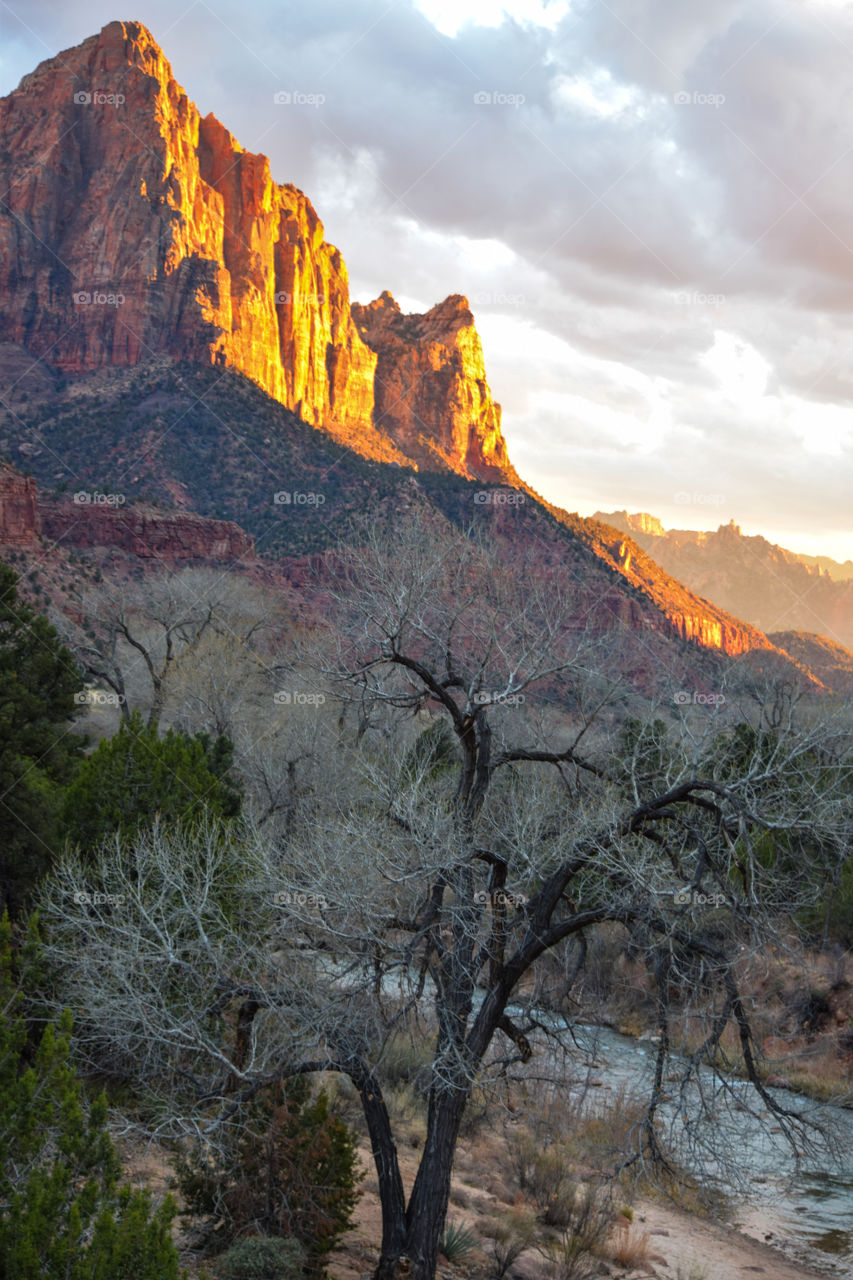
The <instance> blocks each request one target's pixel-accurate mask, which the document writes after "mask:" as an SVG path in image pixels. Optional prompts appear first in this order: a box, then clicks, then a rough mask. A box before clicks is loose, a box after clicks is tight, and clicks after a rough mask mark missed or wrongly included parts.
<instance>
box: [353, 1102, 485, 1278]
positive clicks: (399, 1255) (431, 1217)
mask: <svg viewBox="0 0 853 1280" xmlns="http://www.w3.org/2000/svg"><path fill="white" fill-rule="evenodd" d="M469 1092H470V1090H469V1089H468V1087H467V1085H465V1086H463V1087H462V1088H458V1089H454V1090H453V1091H452V1092H450V1091H448V1092H446V1093H443V1094H441V1095H440V1096H439V1097H437V1098H433V1099H432V1101H431V1103H430V1112H429V1119H428V1126H427V1140H426V1144H425V1146H424V1151H423V1155H422V1157H421V1162H420V1165H419V1166H418V1173H417V1177H416V1178H415V1185H414V1187H413V1188H412V1194H411V1197H410V1199H409V1207H408V1211H407V1213H406V1217H405V1228H404V1233H403V1235H402V1238H401V1239H400V1241H399V1245H398V1247H397V1249H396V1250H395V1251H392V1252H386V1249H385V1243H384V1242H385V1236H386V1230H385V1227H384V1225H383V1248H382V1257H381V1258H380V1260H379V1265H378V1266H377V1268H376V1270H375V1272H374V1273H373V1280H405V1278H406V1277H410V1278H411V1280H434V1276H435V1271H436V1267H437V1265H438V1254H439V1249H440V1247H441V1236H442V1231H443V1228H444V1220H445V1217H446V1214H447V1206H448V1202H449V1200H450V1179H451V1174H452V1171H453V1157H454V1154H455V1152H456V1141H457V1138H458V1137H459V1125H460V1123H461V1120H462V1115H463V1113H464V1111H465V1106H466V1104H467V1101H468V1095H469ZM384 1223H385V1215H384V1213H383V1224H384Z"/></svg>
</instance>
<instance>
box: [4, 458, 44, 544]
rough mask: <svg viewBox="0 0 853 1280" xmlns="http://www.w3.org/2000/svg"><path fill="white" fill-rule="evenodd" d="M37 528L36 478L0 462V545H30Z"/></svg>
mask: <svg viewBox="0 0 853 1280" xmlns="http://www.w3.org/2000/svg"><path fill="white" fill-rule="evenodd" d="M40 528H41V524H40V520H39V508H38V496H37V494H36V482H35V480H34V479H33V478H32V476H22V475H21V473H20V472H19V471H16V470H15V469H14V467H10V466H8V465H7V464H6V463H0V545H2V546H4V547H29V546H32V545H33V544H34V543H35V541H36V539H37V538H38V536H39V531H40Z"/></svg>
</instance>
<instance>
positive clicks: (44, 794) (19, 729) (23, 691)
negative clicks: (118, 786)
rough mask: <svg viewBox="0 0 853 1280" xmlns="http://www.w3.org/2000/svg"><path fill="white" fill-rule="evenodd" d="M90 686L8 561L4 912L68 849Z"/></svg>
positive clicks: (1, 688)
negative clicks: (80, 711)
mask: <svg viewBox="0 0 853 1280" xmlns="http://www.w3.org/2000/svg"><path fill="white" fill-rule="evenodd" d="M82 688H83V679H82V676H81V675H80V672H79V671H78V669H77V667H76V665H75V662H74V659H73V657H72V656H71V654H70V653H69V651H68V650H67V649H66V648H65V647H64V646H63V644H62V643H61V641H60V639H59V635H58V633H57V632H56V629H55V628H54V627H53V626H51V624H50V623H49V622H48V621H47V619H46V618H43V617H41V616H40V615H39V614H37V613H36V612H35V610H33V609H32V608H31V607H30V605H28V604H26V603H25V602H24V601H22V600H21V599H20V598H19V596H18V575H17V574H16V573H15V571H14V569H11V568H10V567H9V565H7V564H4V563H3V562H2V561H0V910H2V909H4V908H5V909H8V910H9V911H10V912H12V913H13V914H17V913H18V912H20V910H21V908H22V907H24V906H25V905H26V903H27V901H28V899H29V898H30V895H31V893H32V891H33V889H34V888H35V885H36V884H37V882H38V880H39V879H40V878H41V877H42V876H43V875H44V874H45V872H46V871H48V870H49V869H50V867H51V865H52V863H53V861H54V857H55V855H56V854H57V852H58V850H59V849H60V848H61V845H62V828H61V825H60V817H61V809H62V802H63V795H64V784H66V783H67V782H68V781H69V779H70V777H71V776H72V774H73V770H74V766H75V764H76V762H77V759H78V758H79V756H80V753H81V750H82V745H83V738H82V736H81V735H80V734H76V733H74V732H73V731H72V729H71V717H72V716H73V715H74V712H75V710H77V702H76V699H75V695H76V694H78V693H79V692H80V691H81V690H82Z"/></svg>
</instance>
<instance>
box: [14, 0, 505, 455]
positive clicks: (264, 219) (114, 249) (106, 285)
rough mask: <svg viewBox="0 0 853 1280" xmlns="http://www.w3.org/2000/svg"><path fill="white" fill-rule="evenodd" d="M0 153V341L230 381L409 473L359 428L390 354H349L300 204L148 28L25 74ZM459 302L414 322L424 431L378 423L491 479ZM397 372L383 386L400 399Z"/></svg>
mask: <svg viewBox="0 0 853 1280" xmlns="http://www.w3.org/2000/svg"><path fill="white" fill-rule="evenodd" d="M0 139H2V143H1V144H0V189H2V191H3V192H4V200H3V202H2V204H0V290H2V292H3V297H4V307H3V313H2V317H0V341H7V342H11V343H18V344H21V345H23V346H24V347H26V348H27V350H28V351H29V352H31V353H32V354H33V355H34V356H39V357H44V358H45V359H47V360H49V361H50V363H51V365H53V366H55V367H57V368H59V369H60V370H62V371H64V372H65V373H67V374H72V375H73V374H79V373H83V372H87V371H91V370H95V369H99V368H103V367H104V366H108V365H133V364H136V363H139V362H140V361H143V360H146V359H148V358H150V357H151V356H154V355H159V354H167V355H169V356H173V357H176V358H189V359H192V360H203V361H206V362H212V363H214V364H230V365H233V366H234V367H236V368H237V369H239V370H240V371H241V372H243V373H245V374H247V375H248V376H249V377H250V378H252V379H253V380H254V381H256V382H257V383H258V384H259V385H260V386H261V387H262V388H263V389H264V390H265V391H266V392H268V393H269V394H270V395H272V396H274V397H275V398H276V399H277V400H279V401H281V402H282V403H283V404H285V405H287V406H288V408H291V409H294V410H295V411H296V412H298V413H299V414H300V415H301V416H302V417H303V418H304V419H305V420H306V421H307V422H309V423H311V424H312V425H313V426H316V427H320V428H322V429H323V430H326V431H328V432H329V433H330V434H332V435H333V436H334V437H335V438H336V439H339V440H341V441H342V442H344V443H346V444H348V445H350V446H352V447H353V448H355V449H357V450H358V451H359V452H360V453H362V454H364V455H365V456H367V457H371V458H375V459H379V460H383V461H396V462H401V463H402V462H407V461H410V460H411V458H412V456H413V455H409V454H407V453H406V452H405V451H404V450H402V449H400V448H398V447H397V445H396V444H395V442H394V439H392V438H389V436H388V435H386V434H385V431H384V430H383V429H379V430H377V427H376V425H374V396H375V392H376V387H377V386H381V383H382V379H381V378H380V379H379V382H378V383H377V381H376V372H377V364H378V360H379V359H383V360H386V364H387V356H386V353H385V347H386V346H387V344H382V352H381V353H380V354H379V355H378V354H377V351H376V350H373V349H372V348H371V346H370V345H368V344H367V343H365V342H364V341H363V339H362V336H361V335H360V333H359V331H358V328H357V326H356V325H355V323H354V321H353V318H352V315H351V312H350V300H349V284H348V278H347V270H346V266H345V264H344V262H343V260H342V258H341V255H340V253H339V252H338V250H337V249H335V248H334V247H333V246H332V245H330V244H327V243H326V241H325V239H324V235H323V225H322V223H321V222H320V220H319V218H318V216H317V214H316V212H315V210H314V208H313V206H312V205H311V202H310V201H309V200H308V198H307V197H306V196H305V195H303V193H302V192H301V191H299V190H297V189H296V188H295V187H293V186H290V185H279V184H278V183H276V182H274V181H273V179H272V177H271V174H270V168H269V162H268V160H267V158H266V157H265V156H262V155H253V154H252V153H250V152H247V151H244V150H243V149H242V148H241V147H240V145H239V144H238V143H237V142H236V141H235V139H234V138H233V137H232V136H231V134H230V133H229V132H228V131H227V130H226V129H225V128H224V127H223V126H222V125H221V124H220V123H219V121H218V120H216V119H215V118H214V117H213V116H210V115H209V116H207V117H205V118H204V119H202V118H201V117H200V116H199V113H198V110H197V109H196V107H195V106H194V105H193V103H192V102H190V101H189V100H188V99H187V96H186V94H185V93H184V91H183V90H182V89H181V87H180V86H179V85H178V84H177V83H176V82H175V80H174V78H173V76H172V72H171V69H170V67H169V64H168V62H167V61H166V59H165V57H164V55H163V53H162V52H161V50H160V49H159V47H158V46H157V44H156V43H155V41H154V40H153V38H152V36H151V35H150V33H149V32H148V31H147V30H146V28H145V27H143V26H141V25H140V24H139V23H136V22H125V23H122V22H113V23H110V24H109V25H108V26H106V27H104V29H103V30H102V31H101V32H100V33H99V34H98V35H96V36H92V37H91V38H90V39H88V40H86V41H84V42H83V44H81V45H79V46H77V47H76V48H74V49H71V50H69V51H67V52H65V53H63V54H61V55H60V56H59V57H57V58H53V59H51V60H49V61H47V62H44V63H42V64H41V65H40V66H39V67H38V68H37V69H36V70H35V71H34V72H32V73H31V74H30V75H28V76H26V77H25V78H24V79H23V80H22V81H21V84H20V86H19V87H18V89H17V90H16V91H15V92H14V93H12V94H10V95H9V96H8V97H7V98H5V99H2V100H0ZM456 302H457V300H455V299H450V300H448V303H446V304H444V310H442V308H436V309H434V311H433V312H430V313H429V316H430V317H432V319H431V321H430V324H429V325H428V326H427V329H428V332H426V333H425V335H424V342H425V344H426V347H427V348H429V352H431V353H432V354H429V352H428V353H425V354H418V353H416V352H415V351H414V350H412V351H411V352H410V356H411V361H410V363H411V364H412V366H415V365H416V366H417V367H418V369H419V376H420V377H423V375H424V373H425V372H426V373H428V375H429V376H428V378H427V381H429V380H430V377H431V376H432V371H433V370H434V371H435V378H434V382H435V385H434V386H433V387H432V388H426V389H425V390H424V393H423V395H422V396H420V397H419V398H417V403H415V404H413V408H412V413H413V414H414V413H417V412H419V411H420V410H421V409H423V410H424V411H427V410H428V413H429V418H428V421H429V427H428V428H425V429H424V431H422V432H421V431H418V432H415V431H414V430H413V428H412V425H411V422H408V423H407V422H406V421H405V415H403V414H401V415H398V418H395V419H394V425H395V429H396V430H397V434H398V435H399V436H400V439H401V441H403V442H404V443H405V442H407V441H408V440H409V439H412V440H414V447H415V451H416V455H417V456H416V457H415V458H414V460H415V461H422V462H424V463H425V464H426V465H431V466H433V467H436V466H440V467H449V468H451V469H454V470H459V471H461V472H462V473H463V474H469V473H470V474H480V473H481V472H478V470H477V467H478V466H481V470H482V474H484V475H485V474H486V473H488V474H493V473H494V471H495V470H496V469H500V468H501V467H503V468H504V469H506V466H507V464H506V449H505V446H504V444H503V440H502V439H501V436H500V419H499V413H498V410H497V408H496V407H495V406H492V405H491V400H490V398H489V396H488V389H487V388H486V386H485V376H484V374H483V372H482V352H481V351H480V348H479V339H478V338H477V336H476V332H475V331H474V329H473V323H471V321H470V313H467V312H466V315H467V319H463V320H461V321H460V318H459V315H458V310H459V309H458V307H457V305H456ZM413 319H415V320H417V319H423V320H426V319H427V317H421V318H417V317H415V318H413ZM442 322H444V323H446V328H447V331H446V334H445V335H444V336H442V334H441V332H440V329H441V324H442ZM406 342H407V343H408V346H409V347H412V345H413V340H412V339H410V338H409V337H407V339H406ZM442 343H443V344H444V348H445V349H446V351H447V352H448V353H450V352H455V353H456V354H454V355H453V356H452V358H451V357H450V356H448V359H444V358H440V357H439V356H438V354H437V353H438V352H439V351H440V350H441V349H442ZM414 345H415V346H416V345H417V343H416V342H415V343H414ZM448 364H450V365H452V366H453V369H452V372H450V371H448V369H447V366H448ZM387 367H388V368H389V369H393V368H394V364H393V361H392V362H391V363H390V364H388V365H387ZM408 371H409V365H407V366H406V369H405V370H402V371H396V372H394V374H393V377H392V375H391V374H390V373H389V375H388V376H389V377H392V381H393V385H394V386H395V387H398V388H402V387H405V386H406V385H407V383H406V379H407V376H408ZM469 375H470V377H471V379H472V383H471V386H470V387H468V386H466V378H467V377H468V376H469ZM442 389H445V390H446V391H447V394H448V395H449V396H450V397H451V399H450V401H449V402H448V403H447V404H444V403H443V401H442V394H443V390H442ZM382 403H383V407H382V409H381V410H380V417H383V418H385V417H387V416H388V412H389V405H390V404H391V401H390V400H389V398H388V396H385V397H384V399H383V402H382ZM466 404H467V407H468V409H469V411H470V412H469V413H468V416H467V418H466V417H465V413H464V412H463V410H464V407H465V405H466ZM463 419H464V421H463ZM390 421H391V419H390V418H388V422H389V423H390ZM479 430H482V433H483V434H482V439H480V438H479V437H478V436H477V433H478V431H479ZM430 431H432V432H434V433H435V434H436V436H437V440H436V444H435V447H433V448H431V447H430V443H429V440H428V436H429V433H430ZM466 432H467V436H466ZM416 435H417V437H418V438H417V439H416V440H415V436H416ZM457 446H458V452H455V449H456V447H457Z"/></svg>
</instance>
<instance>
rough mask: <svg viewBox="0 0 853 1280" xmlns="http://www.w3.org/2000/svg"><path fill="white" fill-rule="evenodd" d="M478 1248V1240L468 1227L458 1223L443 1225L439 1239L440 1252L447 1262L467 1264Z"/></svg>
mask: <svg viewBox="0 0 853 1280" xmlns="http://www.w3.org/2000/svg"><path fill="white" fill-rule="evenodd" d="M479 1247H480V1241H479V1238H478V1237H477V1236H476V1235H475V1234H474V1232H473V1231H471V1230H470V1228H469V1227H463V1226H462V1225H461V1224H460V1223H458V1222H448V1223H446V1224H445V1227H444V1233H443V1235H442V1237H441V1252H442V1253H443V1254H444V1256H445V1258H446V1259H447V1261H448V1262H452V1263H458V1262H467V1261H468V1260H469V1258H470V1257H471V1255H472V1254H474V1253H476V1252H477V1250H478V1249H479Z"/></svg>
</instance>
